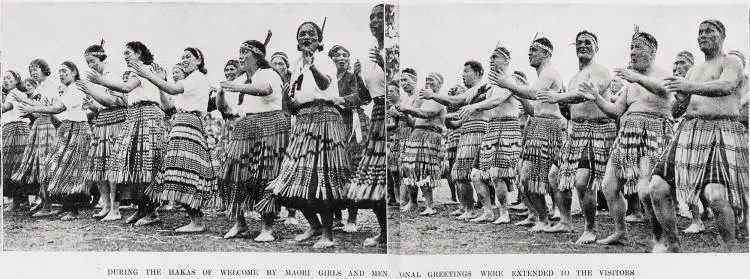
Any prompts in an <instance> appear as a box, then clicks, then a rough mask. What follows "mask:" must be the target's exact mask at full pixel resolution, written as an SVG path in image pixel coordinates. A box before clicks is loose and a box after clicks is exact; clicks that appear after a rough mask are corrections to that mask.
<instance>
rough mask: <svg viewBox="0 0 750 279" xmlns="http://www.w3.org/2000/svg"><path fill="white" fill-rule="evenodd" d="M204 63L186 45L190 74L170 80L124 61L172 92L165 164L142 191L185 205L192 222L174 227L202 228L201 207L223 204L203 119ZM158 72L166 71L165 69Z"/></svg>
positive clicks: (206, 90)
mask: <svg viewBox="0 0 750 279" xmlns="http://www.w3.org/2000/svg"><path fill="white" fill-rule="evenodd" d="M205 65H206V64H205V60H204V56H203V53H202V52H201V51H200V50H198V49H196V48H186V49H185V51H184V52H183V55H182V66H183V68H184V69H185V72H187V73H188V75H187V77H185V79H183V80H180V81H178V82H177V83H169V82H167V81H166V80H164V79H162V78H161V77H159V76H157V73H154V72H153V71H151V70H150V69H148V68H146V67H144V66H143V65H140V64H138V63H133V62H131V61H129V62H128V66H129V67H131V68H133V69H134V70H135V71H136V72H137V73H138V75H139V76H141V77H144V78H146V79H148V80H149V81H150V82H152V83H153V84H155V85H156V86H157V87H158V88H159V89H160V90H162V91H164V92H166V93H167V94H170V95H176V96H173V99H174V100H173V101H174V106H175V108H176V109H177V113H176V114H175V115H174V117H173V118H172V125H173V126H172V129H171V130H170V131H169V143H168V144H167V150H166V155H165V156H164V165H163V166H162V170H161V172H159V174H158V175H157V177H156V181H155V183H152V184H151V186H149V188H148V189H147V190H146V193H147V194H148V195H149V197H151V199H152V200H154V201H157V202H158V201H172V200H173V201H177V202H179V203H181V204H182V206H183V207H184V208H185V211H186V212H187V213H188V215H189V216H190V224H188V225H185V226H182V227H180V228H177V229H176V230H175V231H176V232H202V231H205V229H206V228H205V227H204V226H203V212H201V208H203V207H211V206H219V205H221V199H220V195H219V188H218V183H217V180H216V173H215V172H214V169H213V165H212V163H211V155H210V154H209V150H208V144H207V142H206V132H205V128H204V126H203V121H202V118H203V116H204V115H205V114H206V110H207V107H208V98H209V93H210V91H211V86H210V85H209V83H208V78H207V77H206V72H207V71H206V68H205ZM158 73H159V74H160V75H164V74H165V72H164V70H163V69H161V70H160V71H158Z"/></svg>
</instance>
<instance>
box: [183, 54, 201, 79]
mask: <svg viewBox="0 0 750 279" xmlns="http://www.w3.org/2000/svg"><path fill="white" fill-rule="evenodd" d="M200 62H201V61H200V59H198V57H195V55H193V53H192V52H189V51H187V50H186V51H185V52H183V53H182V68H183V69H185V71H186V72H188V73H192V72H193V71H195V70H197V69H198V65H199V64H200Z"/></svg>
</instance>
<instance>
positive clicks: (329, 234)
mask: <svg viewBox="0 0 750 279" xmlns="http://www.w3.org/2000/svg"><path fill="white" fill-rule="evenodd" d="M320 220H321V221H322V222H323V237H321V238H320V239H318V241H317V242H315V244H314V245H313V248H315V249H321V248H329V247H333V246H334V242H333V216H332V214H331V212H330V211H327V210H323V211H322V212H321V213H320Z"/></svg>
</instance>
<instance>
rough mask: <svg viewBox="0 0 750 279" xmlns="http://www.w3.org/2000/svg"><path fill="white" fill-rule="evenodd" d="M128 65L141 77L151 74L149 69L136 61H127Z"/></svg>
mask: <svg viewBox="0 0 750 279" xmlns="http://www.w3.org/2000/svg"><path fill="white" fill-rule="evenodd" d="M128 67H129V68H131V69H133V71H135V73H136V74H137V75H139V76H142V77H143V76H146V75H148V74H151V71H150V70H148V69H147V68H146V67H145V65H143V64H142V63H140V62H138V61H128Z"/></svg>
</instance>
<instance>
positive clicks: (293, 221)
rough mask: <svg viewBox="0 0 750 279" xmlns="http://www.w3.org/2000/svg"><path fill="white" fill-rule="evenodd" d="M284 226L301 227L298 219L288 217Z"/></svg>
mask: <svg viewBox="0 0 750 279" xmlns="http://www.w3.org/2000/svg"><path fill="white" fill-rule="evenodd" d="M284 225H290V226H293V225H299V221H297V218H294V217H286V219H284Z"/></svg>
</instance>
